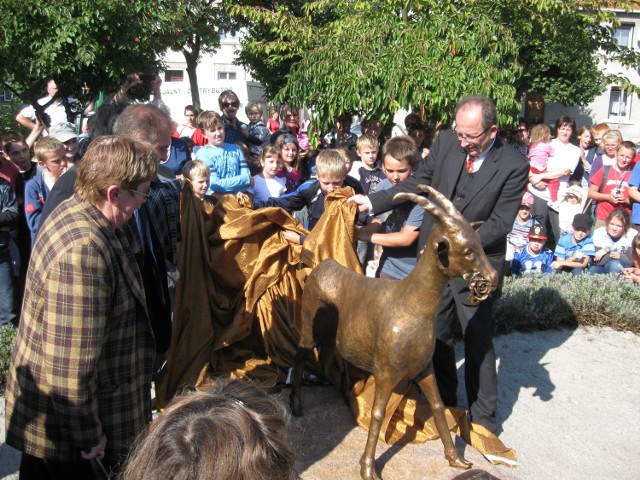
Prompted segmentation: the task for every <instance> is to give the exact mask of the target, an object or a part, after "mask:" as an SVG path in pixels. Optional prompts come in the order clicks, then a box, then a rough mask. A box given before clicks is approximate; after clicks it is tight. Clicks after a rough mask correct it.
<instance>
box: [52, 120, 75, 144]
mask: <svg viewBox="0 0 640 480" xmlns="http://www.w3.org/2000/svg"><path fill="white" fill-rule="evenodd" d="M49 136H51V137H53V138H55V139H56V140H60V141H61V142H62V143H64V142H68V141H69V140H72V139H74V138H78V134H77V133H76V127H74V126H73V124H72V123H68V122H66V123H56V124H55V125H52V126H51V128H50V129H49Z"/></svg>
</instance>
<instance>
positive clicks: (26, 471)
mask: <svg viewBox="0 0 640 480" xmlns="http://www.w3.org/2000/svg"><path fill="white" fill-rule="evenodd" d="M102 463H103V465H104V467H105V468H106V469H107V471H111V472H112V477H111V478H115V473H114V472H115V470H114V469H113V468H112V467H113V465H116V464H117V462H113V461H110V460H109V458H108V457H105V458H104V459H103V460H102ZM105 478H107V477H106V476H105V475H104V474H103V473H102V472H101V471H100V470H99V469H98V468H97V467H95V468H94V467H92V464H91V462H89V461H87V460H77V461H69V462H58V461H52V460H44V459H42V458H37V457H34V456H32V455H27V454H26V453H23V454H22V459H21V460H20V480H101V479H105Z"/></svg>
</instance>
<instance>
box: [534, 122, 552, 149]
mask: <svg viewBox="0 0 640 480" xmlns="http://www.w3.org/2000/svg"><path fill="white" fill-rule="evenodd" d="M549 140H551V129H550V128H549V125H545V124H544V123H539V124H537V125H534V126H533V127H531V131H530V132H529V143H530V145H532V146H533V145H536V144H538V143H540V142H548V141H549Z"/></svg>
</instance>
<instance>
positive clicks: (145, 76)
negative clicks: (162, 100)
mask: <svg viewBox="0 0 640 480" xmlns="http://www.w3.org/2000/svg"><path fill="white" fill-rule="evenodd" d="M138 76H139V77H140V80H141V81H142V83H151V82H152V81H153V80H154V79H155V78H156V74H155V73H141V74H140V75H138Z"/></svg>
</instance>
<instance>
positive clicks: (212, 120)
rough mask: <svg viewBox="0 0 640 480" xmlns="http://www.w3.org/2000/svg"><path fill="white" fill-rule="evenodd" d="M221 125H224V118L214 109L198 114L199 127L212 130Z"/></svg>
mask: <svg viewBox="0 0 640 480" xmlns="http://www.w3.org/2000/svg"><path fill="white" fill-rule="evenodd" d="M220 125H222V126H224V122H223V121H222V118H221V117H220V115H218V114H217V113H216V112H214V111H212V110H207V111H206V112H202V113H201V114H200V115H198V127H200V128H202V129H203V130H209V131H211V130H213V129H214V128H216V127H218V126H220Z"/></svg>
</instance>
